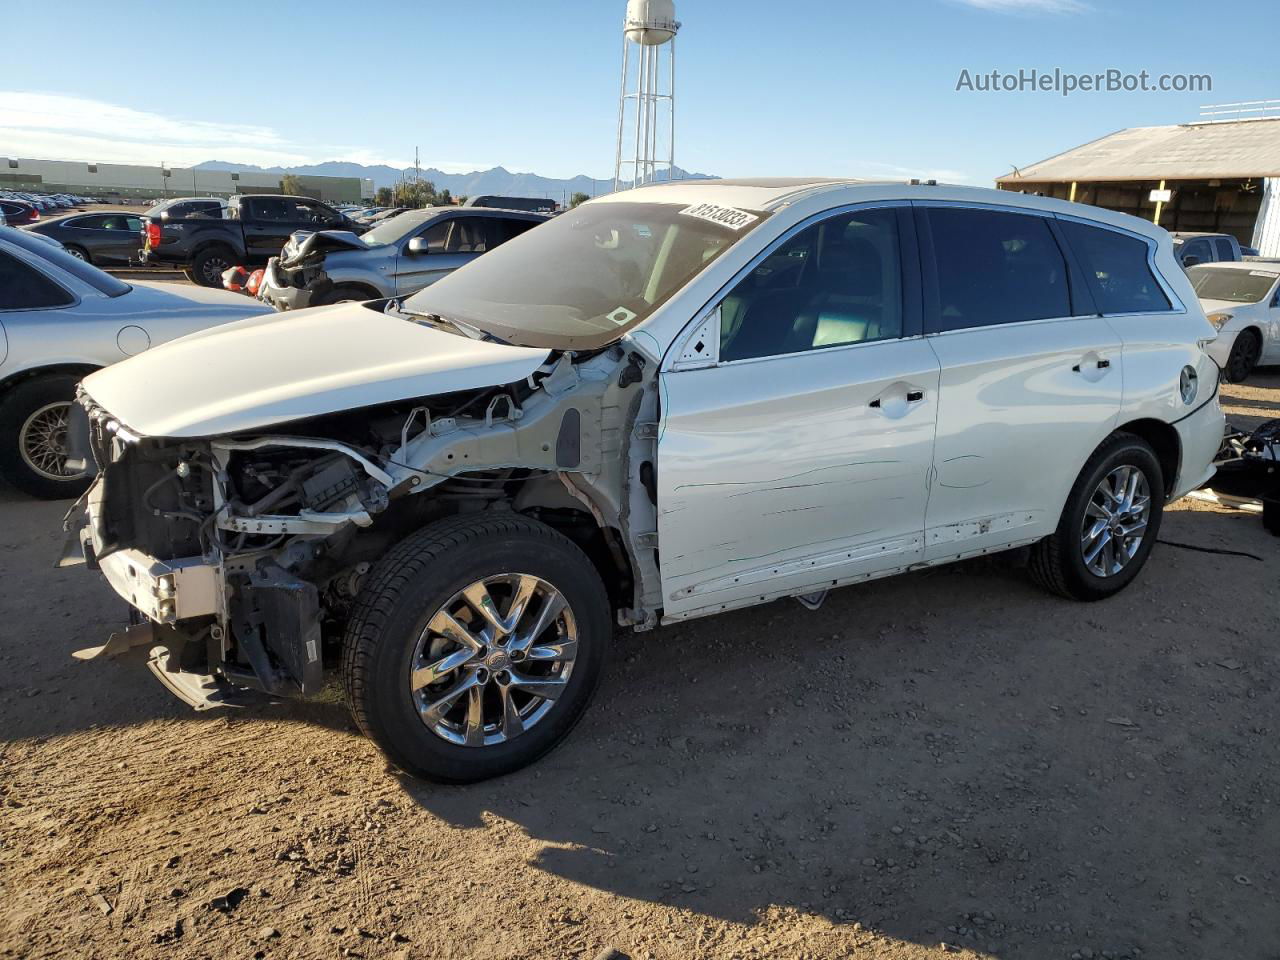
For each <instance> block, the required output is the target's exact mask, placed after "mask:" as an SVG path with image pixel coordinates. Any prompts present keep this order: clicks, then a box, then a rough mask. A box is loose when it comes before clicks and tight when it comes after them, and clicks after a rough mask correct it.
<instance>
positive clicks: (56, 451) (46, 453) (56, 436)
mask: <svg viewBox="0 0 1280 960" xmlns="http://www.w3.org/2000/svg"><path fill="white" fill-rule="evenodd" d="M70 413H71V404H70V403H69V402H67V401H59V402H57V403H46V404H45V405H44V406H42V407H39V408H38V409H36V410H35V411H34V412H32V414H31V415H30V416H29V417H27V419H26V420H25V421H23V424H22V428H21V429H20V430H19V432H18V449H19V451H20V452H21V454H22V462H23V463H25V464H26V465H27V466H28V467H30V468H31V469H32V470H33V471H35V472H36V473H37V474H39V475H40V476H41V477H44V478H45V479H48V480H75V479H77V478H78V477H80V476H82V475H83V474H84V471H83V470H72V469H70V468H69V467H68V466H67V418H68V416H69V415H70Z"/></svg>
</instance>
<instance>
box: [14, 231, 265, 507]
mask: <svg viewBox="0 0 1280 960" xmlns="http://www.w3.org/2000/svg"><path fill="white" fill-rule="evenodd" d="M269 312H271V311H270V308H269V307H267V306H266V305H265V304H260V303H257V302H255V301H253V300H250V299H249V298H247V297H243V296H240V295H239V294H234V293H229V292H227V291H225V290H209V289H206V288H204V287H196V286H187V285H185V284H176V283H153V282H141V281H138V282H133V283H125V282H124V281H123V280H120V279H118V278H116V277H113V276H111V275H110V274H107V273H103V272H102V271H101V270H99V269H98V268H97V267H94V266H91V265H90V264H88V263H85V262H83V261H81V260H78V259H76V258H75V257H73V256H72V255H71V254H69V253H67V252H66V251H64V250H62V249H61V248H60V247H58V246H57V245H56V244H50V243H49V242H48V241H47V239H46V238H43V237H37V236H34V235H32V234H29V233H25V232H24V231H21V230H15V229H11V228H7V227H6V228H0V476H3V477H4V479H6V480H8V481H9V482H10V483H12V484H13V485H14V486H16V487H18V488H19V489H21V490H23V491H25V492H27V493H29V494H32V495H33V496H37V497H44V498H48V499H56V498H59V497H70V496H77V495H79V493H80V492H81V491H82V490H83V489H84V488H85V486H86V485H87V481H86V480H85V477H84V473H83V471H80V470H77V469H74V468H73V467H72V466H69V465H68V463H67V460H68V456H67V450H66V444H65V438H66V426H67V417H68V412H69V410H70V408H71V402H72V401H73V400H74V398H75V386H76V383H77V382H78V381H79V380H80V379H81V378H82V377H84V376H86V375H87V374H89V373H91V372H93V371H94V370H97V369H99V368H100V367H105V366H107V365H108V364H111V363H114V362H115V361H117V360H123V359H124V358H125V357H128V356H132V355H133V354H136V353H141V352H142V351H144V350H146V349H147V348H148V347H150V346H151V345H152V344H156V343H163V342H164V341H166V340H172V339H174V338H175V337H180V336H183V335H184V334H187V333H192V332H194V331H197V330H203V329H205V328H206V327H211V326H214V325H215V324H220V323H227V322H228V321H231V320H239V319H241V318H243V317H248V316H254V315H257V314H262V313H269Z"/></svg>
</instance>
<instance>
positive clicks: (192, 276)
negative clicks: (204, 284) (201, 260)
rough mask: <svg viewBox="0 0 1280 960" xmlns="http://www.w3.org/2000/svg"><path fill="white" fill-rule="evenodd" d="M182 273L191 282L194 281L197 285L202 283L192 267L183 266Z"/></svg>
mask: <svg viewBox="0 0 1280 960" xmlns="http://www.w3.org/2000/svg"><path fill="white" fill-rule="evenodd" d="M182 275H183V276H184V277H186V278H187V280H188V281H189V282H190V283H194V284H197V285H198V284H199V283H200V281H199V280H197V279H196V272H195V271H194V270H192V269H191V268H190V267H183V268H182Z"/></svg>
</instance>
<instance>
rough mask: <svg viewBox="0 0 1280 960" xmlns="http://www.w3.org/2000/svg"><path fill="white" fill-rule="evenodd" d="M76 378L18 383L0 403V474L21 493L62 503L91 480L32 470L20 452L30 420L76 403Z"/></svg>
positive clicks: (53, 377)
mask: <svg viewBox="0 0 1280 960" xmlns="http://www.w3.org/2000/svg"><path fill="white" fill-rule="evenodd" d="M79 379H80V378H79V377H76V376H74V375H72V374H56V375H53V376H47V377H36V378H34V379H31V380H26V381H24V382H22V383H20V384H18V385H17V386H16V387H14V388H13V389H12V390H10V391H9V392H8V393H7V394H5V395H4V398H3V400H0V475H3V476H4V478H5V479H6V480H8V481H9V482H10V483H11V484H13V485H14V486H15V487H17V488H18V489H19V490H21V491H22V492H23V493H27V494H30V495H31V496H33V497H39V498H40V499H42V500H62V499H64V498H67V497H78V496H80V494H82V493H84V491H85V490H86V489H88V487H89V482H90V479H89V477H87V476H85V475H84V474H79V475H76V476H70V477H66V478H63V479H58V478H56V477H54V476H52V475H50V474H48V473H45V472H41V471H40V470H37V469H35V468H34V467H33V466H32V465H31V463H29V462H28V458H25V457H24V456H23V452H22V444H23V439H24V437H23V433H24V427H25V426H26V425H27V422H28V420H29V418H30V417H32V416H33V415H34V414H36V413H37V412H38V411H41V410H47V409H48V408H49V407H50V406H51V405H54V404H62V403H65V404H67V405H68V406H69V405H70V404H71V403H72V402H74V401H75V396H76V383H77V382H78V381H79ZM28 432H29V431H28Z"/></svg>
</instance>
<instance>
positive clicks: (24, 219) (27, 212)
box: [0, 200, 40, 227]
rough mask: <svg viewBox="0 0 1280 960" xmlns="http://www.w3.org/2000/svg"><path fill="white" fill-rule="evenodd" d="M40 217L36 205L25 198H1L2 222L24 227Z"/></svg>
mask: <svg viewBox="0 0 1280 960" xmlns="http://www.w3.org/2000/svg"><path fill="white" fill-rule="evenodd" d="M39 219H40V212H39V211H38V210H36V208H35V205H34V204H31V203H28V202H27V201H25V200H0V224H4V225H7V226H10V227H22V226H26V225H27V224H29V223H35V222H36V221H37V220H39Z"/></svg>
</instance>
